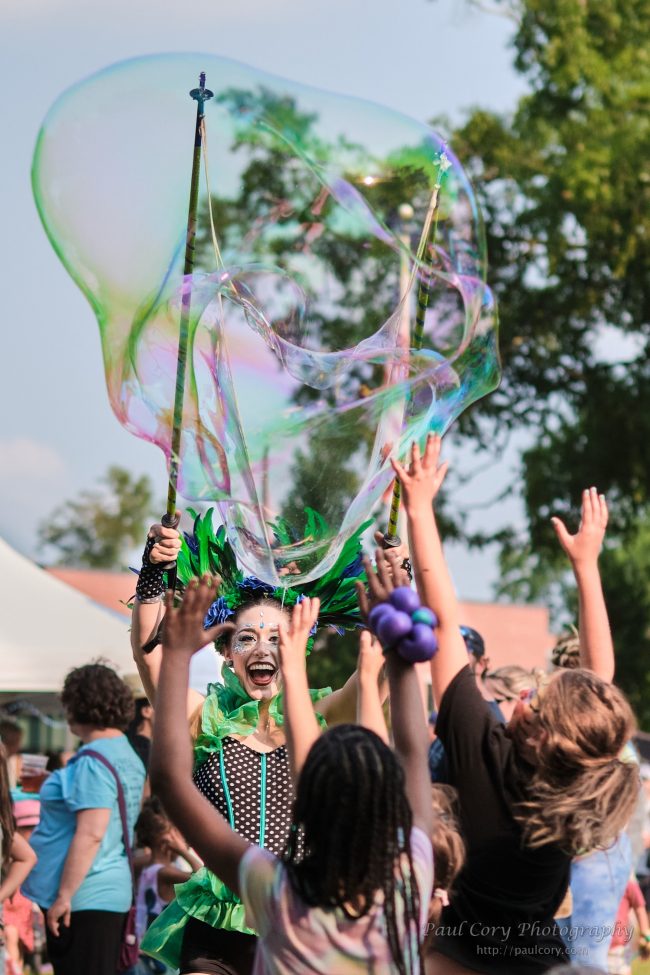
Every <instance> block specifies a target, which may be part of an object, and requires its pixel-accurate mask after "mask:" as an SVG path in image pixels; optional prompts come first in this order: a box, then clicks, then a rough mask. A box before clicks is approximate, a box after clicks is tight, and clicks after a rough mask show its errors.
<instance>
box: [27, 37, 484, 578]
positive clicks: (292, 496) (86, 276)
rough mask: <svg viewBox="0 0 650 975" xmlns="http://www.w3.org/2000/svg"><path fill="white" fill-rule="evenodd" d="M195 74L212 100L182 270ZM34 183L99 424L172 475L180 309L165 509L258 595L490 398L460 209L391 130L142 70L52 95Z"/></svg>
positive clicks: (287, 90)
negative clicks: (404, 463) (202, 533)
mask: <svg viewBox="0 0 650 975" xmlns="http://www.w3.org/2000/svg"><path fill="white" fill-rule="evenodd" d="M201 70H203V71H205V72H206V75H207V86H208V87H209V88H210V89H211V90H212V91H213V92H214V97H213V98H212V99H211V100H210V101H209V102H207V104H206V115H205V122H206V136H205V150H206V155H205V163H206V171H207V176H206V173H205V172H204V173H203V174H202V179H201V189H200V196H199V207H198V236H197V240H196V251H195V263H194V270H193V273H192V274H191V275H185V276H184V274H183V256H184V244H185V231H186V223H187V212H188V196H189V176H190V170H191V163H192V144H193V136H194V119H195V103H194V102H193V101H192V100H191V99H190V98H189V97H188V90H189V89H190V88H192V87H194V86H195V85H196V82H197V79H198V75H199V72H200V71H201ZM33 186H34V193H35V197H36V201H37V205H38V209H39V213H40V215H41V219H42V221H43V224H44V226H45V229H46V231H47V233H48V235H49V237H50V240H51V241H52V244H53V245H54V247H55V249H56V251H57V253H58V254H59V256H60V258H61V260H62V261H63V263H64V265H65V267H66V268H67V270H68V271H69V273H70V274H71V275H72V277H73V278H74V280H75V281H76V282H77V284H78V285H79V287H80V288H81V289H82V290H83V292H84V293H85V295H86V296H87V298H88V299H89V301H90V303H91V305H92V307H93V310H94V312H95V314H96V316H97V320H98V322H99V327H100V331H101V341H102V352H103V356H104V365H105V372H106V383H107V387H108V393H109V397H110V402H111V406H112V408H113V410H114V412H115V414H116V416H117V418H118V420H119V421H120V423H122V424H123V425H124V426H125V427H126V428H127V429H128V430H129V431H130V432H131V433H134V434H135V435H136V436H138V437H142V438H143V439H145V440H149V441H150V442H152V443H155V444H157V445H158V446H159V447H161V448H162V450H163V451H164V452H165V454H166V456H167V459H168V462H169V460H170V453H171V427H172V411H173V402H174V388H175V381H176V358H177V349H178V334H179V316H180V308H181V304H182V303H183V302H189V303H190V307H191V317H190V326H189V359H188V372H187V387H186V392H185V399H184V409H183V428H182V429H183V434H182V441H181V449H180V456H179V491H180V493H181V494H182V495H183V496H184V497H185V498H186V499H189V500H193V501H205V502H208V501H210V502H216V504H217V505H218V507H219V510H220V513H221V516H222V518H223V520H224V523H225V524H226V526H227V530H228V534H229V537H230V540H231V542H232V544H233V545H234V547H235V549H236V551H237V552H238V555H239V557H240V558H241V561H242V563H243V564H244V565H245V566H246V568H247V569H249V570H250V571H252V572H254V573H255V574H256V575H258V576H259V577H260V578H262V579H264V580H266V581H268V582H270V583H274V584H278V583H279V582H280V579H281V578H282V577H283V576H284V575H285V574H286V573H287V572H288V571H290V572H292V573H294V578H293V579H292V582H300V581H307V580H309V579H313V578H316V577H318V576H319V575H321V574H322V573H323V572H325V571H326V570H327V569H329V568H330V567H331V566H332V564H333V563H334V561H335V559H336V556H337V554H338V553H339V552H340V550H341V547H342V545H343V543H344V542H345V540H346V539H347V538H349V536H350V535H351V533H352V532H353V531H354V530H355V529H356V528H358V526H359V525H360V524H361V522H362V521H363V520H364V519H365V518H366V517H367V516H368V514H369V513H370V512H371V511H372V509H373V507H374V506H375V505H376V504H377V502H378V500H379V499H380V498H381V496H382V495H383V494H384V492H385V491H386V489H387V488H388V486H389V485H390V482H391V479H392V470H391V468H390V465H389V463H388V457H389V456H390V454H391V453H392V454H394V455H395V456H404V454H405V451H406V448H407V446H408V444H409V443H410V442H411V441H412V440H413V439H414V438H416V439H421V438H422V437H423V436H424V435H425V434H426V433H427V432H428V431H430V430H433V431H437V432H439V433H443V432H444V431H445V430H446V429H447V427H448V426H449V424H450V423H451V422H452V421H453V419H454V418H455V417H456V416H458V414H459V413H460V412H461V411H462V410H463V409H464V408H465V407H467V406H468V405H469V404H470V403H472V402H474V401H475V400H476V399H477V398H479V397H480V396H483V395H485V394H486V393H488V392H490V391H491V390H492V389H494V388H495V386H496V385H497V382H498V378H499V366H498V354H497V345H496V315H495V308H494V303H493V299H492V295H491V293H490V290H489V288H488V287H487V285H486V259H485V246H484V235H483V231H482V226H481V220H480V214H479V212H478V210H477V206H476V202H475V199H474V195H473V193H472V190H471V187H470V185H469V183H468V181H467V178H466V177H465V174H464V172H463V170H462V168H461V166H460V164H459V163H458V161H457V160H456V159H455V158H454V156H453V154H452V153H451V151H450V150H449V149H447V148H446V147H445V146H444V145H443V144H442V142H441V140H440V138H439V137H438V136H437V135H436V133H435V132H433V131H432V130H431V129H430V128H428V127H427V126H425V125H422V124H420V123H418V122H415V121H413V120H411V119H409V118H406V117H405V116H403V115H400V114H398V113H396V112H393V111H390V110H388V109H385V108H380V107H379V106H376V105H373V104H370V103H368V102H365V101H360V100H358V99H353V98H345V97H343V96H340V95H333V94H329V93H325V92H322V91H318V90H316V89H314V88H309V87H306V86H302V85H298V84H295V83H293V82H288V81H284V80H283V79H281V78H276V77H274V76H271V75H267V74H264V73H262V72H259V71H255V70H253V69H252V68H249V67H246V66H245V65H242V64H238V63H235V62H233V61H229V60H226V59H224V58H218V57H214V56H208V55H196V54H183V55H163V56H155V57H145V58H139V59H136V60H131V61H126V62H123V63H120V64H117V65H115V66H113V67H111V68H109V69H107V70H104V71H101V72H99V73H98V74H95V75H93V76H92V77H90V78H88V79H87V80H85V81H83V82H81V83H80V84H78V85H76V86H74V87H73V88H71V89H70V90H68V91H67V92H65V93H64V94H63V95H62V96H61V97H60V98H59V99H58V101H57V102H56V103H55V104H54V106H53V107H52V109H51V110H50V112H49V114H48V115H47V118H46V119H45V122H44V123H43V127H42V129H41V132H40V134H39V138H38V143H37V147H36V152H35V157H34V166H33ZM436 196H437V205H436V206H434V203H435V202H436ZM418 302H419V303H420V305H421V306H422V310H421V311H420V313H419V317H420V325H421V327H420V334H419V335H418V336H417V337H416V338H414V335H415V332H416V314H417V305H418ZM424 306H426V313H425V312H424Z"/></svg>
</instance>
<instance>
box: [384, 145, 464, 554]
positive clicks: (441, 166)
mask: <svg viewBox="0 0 650 975" xmlns="http://www.w3.org/2000/svg"><path fill="white" fill-rule="evenodd" d="M449 166H450V163H449V159H448V157H447V154H446V152H445V151H444V150H443V152H442V153H441V155H440V161H439V163H438V173H437V177H436V183H435V186H434V187H433V192H432V194H431V200H430V201H429V208H428V210H427V215H426V217H425V221H424V227H423V228H422V235H421V237H420V244H419V246H418V250H417V262H416V264H415V266H414V268H413V270H412V272H411V286H412V284H413V278H414V276H415V273H416V271H417V268H418V267H420V266H421V265H422V274H421V278H420V283H419V285H418V293H417V307H416V311H415V327H414V329H413V340H412V348H414V349H415V350H416V351H419V350H420V349H421V348H422V343H423V341H424V322H425V318H426V313H427V308H428V307H429V301H430V298H431V291H432V283H433V274H432V269H433V249H434V245H435V242H436V235H437V233H438V214H439V212H440V211H439V200H440V189H441V187H442V179H443V176H444V174H445V173H446V172H447V170H448V169H449ZM427 244H428V245H429V253H428V255H427ZM409 291H410V287H409ZM401 499H402V486H401V484H400V482H399V481H398V480H397V478H395V483H394V484H393V497H392V499H391V503H390V513H389V515H388V531H387V532H385V533H384V538H383V541H382V545H383V547H384V548H397V547H398V546H399V545H401V544H402V540H401V538H400V537H399V535H398V534H397V522H398V519H399V509H400V503H401Z"/></svg>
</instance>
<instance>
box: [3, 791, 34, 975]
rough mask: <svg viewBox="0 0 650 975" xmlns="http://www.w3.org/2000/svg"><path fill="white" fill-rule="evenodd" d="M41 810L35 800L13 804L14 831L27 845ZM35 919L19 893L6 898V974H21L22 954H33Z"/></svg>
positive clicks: (23, 959) (30, 905) (23, 957)
mask: <svg viewBox="0 0 650 975" xmlns="http://www.w3.org/2000/svg"><path fill="white" fill-rule="evenodd" d="M40 808H41V804H40V802H39V801H38V799H37V798H34V799H17V800H16V801H15V802H14V804H13V813H14V821H15V824H16V832H17V833H18V834H20V836H22V838H23V839H24V840H25V841H26V842H29V838H30V836H31V835H32V833H33V831H34V827H35V826H37V825H38V820H39V817H40ZM35 920H41V921H42V915H41V912H40V910H39V909H38V907H37V906H36V904H33V903H32V902H31V901H30V900H29V899H28V898H27V897H25V895H24V894H23V893H22V892H21V891H20V890H17V891H15V892H14V894H13V895H12V896H11V897H8V898H7V900H6V901H5V903H4V921H5V940H6V950H7V962H6V967H7V972H6V975H22V971H23V967H24V961H25V955H26V954H27V955H29V956H32V955H33V953H34V948H35V940H34V921H35Z"/></svg>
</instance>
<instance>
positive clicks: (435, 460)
mask: <svg viewBox="0 0 650 975" xmlns="http://www.w3.org/2000/svg"><path fill="white" fill-rule="evenodd" d="M441 447H442V439H441V438H440V437H439V436H438V434H433V433H430V434H429V436H428V437H427V442H426V446H425V448H424V454H423V455H422V456H421V455H420V448H419V446H418V444H417V443H415V442H414V443H413V444H412V446H411V457H410V462H409V465H408V470H407V469H406V467H403V466H402V464H400V463H399V462H398V461H396V460H395V459H394V458H391V464H392V466H393V470H394V471H395V473H396V475H397V477H398V478H399V482H400V484H401V485H402V500H403V502H404V508H405V509H406V512H407V514H409V513H412V512H414V511H416V510H417V509H418V508H422V507H430V506H431V504H432V503H433V499H434V498H435V496H436V495H437V493H438V491H439V490H440V486H441V484H442V482H443V481H444V479H445V475H446V473H447V468H448V466H449V465H448V463H447V461H444V462H443V463H442V464H441V463H440V450H441Z"/></svg>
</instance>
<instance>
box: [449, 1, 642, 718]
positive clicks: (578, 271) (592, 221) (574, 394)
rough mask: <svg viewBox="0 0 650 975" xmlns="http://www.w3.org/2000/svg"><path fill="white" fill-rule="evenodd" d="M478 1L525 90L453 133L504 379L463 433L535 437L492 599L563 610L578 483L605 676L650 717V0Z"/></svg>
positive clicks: (569, 599)
mask: <svg viewBox="0 0 650 975" xmlns="http://www.w3.org/2000/svg"><path fill="white" fill-rule="evenodd" d="M480 5H481V4H478V3H477V6H480ZM492 7H493V9H494V10H495V11H499V10H501V11H502V12H504V13H508V15H509V16H510V17H511V18H512V19H513V22H514V24H515V28H514V36H513V46H514V51H515V65H516V68H517V70H518V71H519V72H520V73H521V74H522V75H523V76H524V77H525V79H526V80H527V83H528V89H529V90H528V91H527V93H526V94H525V95H524V96H523V97H522V98H521V99H520V101H519V103H518V105H517V107H516V109H515V111H514V113H513V114H512V116H511V117H502V116H498V115H496V114H494V113H490V112H487V111H484V110H476V111H474V112H472V113H471V115H470V116H469V117H468V118H467V120H466V121H465V122H464V123H463V125H462V126H460V127H459V129H458V130H457V131H456V132H455V133H454V135H453V137H452V143H453V145H454V149H455V151H456V152H457V154H458V155H459V156H460V158H461V159H463V161H464V163H465V165H466V166H467V167H468V169H469V171H470V174H471V177H472V179H473V181H474V185H475V188H476V189H477V192H478V195H479V198H480V200H481V204H482V207H483V211H484V215H485V222H486V229H487V236H488V249H489V255H490V265H491V271H490V283H491V285H492V286H493V287H494V289H495V291H496V293H497V296H498V299H499V304H500V314H501V341H500V346H501V355H502V361H503V370H504V373H503V382H502V385H501V388H500V389H499V390H498V391H497V393H495V394H494V395H493V396H491V397H490V398H489V399H488V400H486V401H483V402H482V403H481V404H480V407H479V410H478V411H475V413H474V414H473V415H470V416H468V417H465V418H462V419H461V425H462V427H463V429H464V431H465V433H466V434H467V435H469V436H478V437H479V439H481V440H482V441H483V442H484V443H488V442H489V440H490V438H491V437H493V436H494V431H495V430H496V429H500V430H503V429H504V428H513V429H514V428H516V429H521V428H526V429H528V430H529V431H530V432H531V434H532V435H533V438H534V443H533V446H532V447H530V448H529V449H528V450H527V451H526V452H525V453H524V455H523V457H522V491H523V498H524V503H525V508H526V514H527V521H528V528H527V532H526V533H525V535H524V536H518V535H514V534H510V536H509V537H507V538H506V539H505V542H504V546H503V551H502V569H503V579H502V583H501V593H502V594H507V595H510V596H513V597H517V598H529V599H542V598H549V596H551V595H553V594H555V597H556V603H557V604H559V605H560V606H563V607H564V608H565V609H567V610H569V611H571V610H572V609H573V594H572V587H571V586H567V585H566V583H567V578H566V574H565V566H564V564H563V563H562V558H563V556H562V555H561V553H560V552H559V550H558V548H557V545H556V543H555V539H554V535H553V532H552V530H551V527H550V524H549V516H550V514H551V513H557V514H560V515H564V516H568V518H569V520H570V519H571V518H572V516H573V515H574V514H575V510H576V508H577V505H578V503H579V500H580V493H581V490H582V489H583V488H584V487H588V486H590V485H592V484H595V485H597V486H598V488H599V490H601V491H604V492H605V493H606V494H607V496H608V500H609V502H610V510H611V522H610V530H609V542H608V549H607V551H606V552H605V554H604V556H603V559H602V571H603V576H604V580H605V589H606V595H607V597H608V601H609V606H610V614H611V618H612V624H613V630H614V636H615V642H616V646H617V656H618V668H617V672H618V677H619V680H620V683H621V684H622V686H623V687H624V688H625V689H626V690H627V691H628V693H630V694H631V696H632V698H633V702H634V704H635V705H636V707H637V710H638V711H639V713H640V716H641V719H642V720H643V721H645V722H649V721H650V694H648V693H647V691H646V685H647V684H648V680H649V678H648V673H647V671H648V668H647V664H646V663H645V661H646V660H647V659H649V658H648V654H647V651H650V578H649V576H648V564H647V556H646V554H645V551H646V550H645V544H644V543H645V542H646V541H647V535H648V531H649V530H650V529H649V524H650V523H649V521H648V511H649V505H650V497H649V494H648V491H649V485H650V409H648V407H649V406H650V385H649V382H648V380H649V379H650V365H649V360H648V340H649V337H650V288H649V287H648V284H649V282H650V206H649V204H650V3H648V0H597V2H596V0H558V2H557V3H553V4H549V3H547V2H545V0H507V2H496V3H493V4H492ZM644 651H646V652H644ZM648 690H650V688H648Z"/></svg>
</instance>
